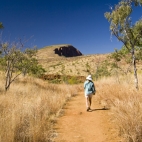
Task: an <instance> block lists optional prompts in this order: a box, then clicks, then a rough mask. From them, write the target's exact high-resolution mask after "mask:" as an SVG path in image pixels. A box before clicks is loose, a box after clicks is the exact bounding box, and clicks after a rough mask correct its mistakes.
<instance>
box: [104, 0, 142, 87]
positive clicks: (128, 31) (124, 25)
mask: <svg viewBox="0 0 142 142" xmlns="http://www.w3.org/2000/svg"><path fill="white" fill-rule="evenodd" d="M141 5H142V0H121V1H120V2H119V3H118V4H117V5H115V7H114V8H113V9H111V12H106V13H105V18H106V19H107V20H108V21H109V22H110V30H111V34H112V35H114V36H115V37H116V38H117V39H118V40H119V41H121V42H122V43H123V44H124V46H125V48H126V49H127V50H128V52H129V53H131V58H132V64H133V68H134V77H135V86H136V88H137V89H138V78H137V68H136V52H135V51H136V50H137V48H139V49H140V50H141V47H142V19H140V20H138V21H137V22H136V23H135V24H133V23H132V21H131V17H130V16H131V14H132V12H133V6H141ZM119 56H120V54H119ZM117 59H118V60H119V59H120V57H118V58H117Z"/></svg>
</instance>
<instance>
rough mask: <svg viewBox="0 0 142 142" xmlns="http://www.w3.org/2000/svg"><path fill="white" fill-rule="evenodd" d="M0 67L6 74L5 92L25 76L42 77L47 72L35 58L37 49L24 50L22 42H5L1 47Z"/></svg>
mask: <svg viewBox="0 0 142 142" xmlns="http://www.w3.org/2000/svg"><path fill="white" fill-rule="evenodd" d="M0 51H1V54H0V65H1V67H2V69H3V70H4V71H5V73H6V78H5V90H6V91H7V90H8V89H9V88H10V85H11V83H12V82H14V81H15V79H16V78H17V77H18V76H19V75H21V74H23V75H25V74H27V73H29V74H34V75H37V76H38V75H41V74H43V73H44V72H45V70H44V69H43V68H42V66H41V65H38V61H37V59H36V58H34V56H35V55H36V52H37V50H36V49H30V48H27V49H25V50H24V48H23V44H22V43H21V41H19V42H14V43H12V44H10V43H8V42H5V43H1V45H0Z"/></svg>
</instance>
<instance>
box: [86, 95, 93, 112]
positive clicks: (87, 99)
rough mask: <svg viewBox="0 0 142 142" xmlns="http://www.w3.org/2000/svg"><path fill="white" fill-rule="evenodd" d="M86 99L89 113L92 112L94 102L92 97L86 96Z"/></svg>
mask: <svg viewBox="0 0 142 142" xmlns="http://www.w3.org/2000/svg"><path fill="white" fill-rule="evenodd" d="M85 98H86V107H87V111H89V110H91V108H90V107H91V102H92V95H91V94H90V95H87V96H85Z"/></svg>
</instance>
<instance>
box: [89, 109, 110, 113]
mask: <svg viewBox="0 0 142 142" xmlns="http://www.w3.org/2000/svg"><path fill="white" fill-rule="evenodd" d="M97 110H109V108H97V109H91V112H92V111H97Z"/></svg>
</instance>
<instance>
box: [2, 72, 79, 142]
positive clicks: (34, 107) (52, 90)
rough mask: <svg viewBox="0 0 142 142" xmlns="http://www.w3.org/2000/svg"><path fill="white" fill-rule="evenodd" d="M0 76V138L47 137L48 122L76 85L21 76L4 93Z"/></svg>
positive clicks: (30, 140) (17, 140)
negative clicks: (56, 83) (50, 82)
mask: <svg viewBox="0 0 142 142" xmlns="http://www.w3.org/2000/svg"><path fill="white" fill-rule="evenodd" d="M0 78H1V82H0V88H1V95H0V142H12V141H14V142H21V141H28V142H33V141H34V142H39V141H41V142H42V141H44V142H46V141H49V140H50V138H51V136H52V135H51V131H52V127H51V126H52V125H51V123H54V122H55V118H56V117H57V115H59V114H60V113H59V111H60V110H61V109H62V107H63V105H64V104H65V102H66V101H67V100H68V99H69V98H70V97H71V96H73V95H75V94H76V91H75V90H77V89H78V88H76V87H75V86H74V87H73V86H69V85H66V84H64V85H52V84H48V83H47V82H44V81H42V80H39V79H35V78H31V77H26V78H23V77H21V78H19V79H18V80H16V81H15V82H14V83H13V84H12V85H11V88H10V90H9V91H8V92H7V93H5V92H4V90H3V89H2V88H3V87H4V86H3V85H4V79H3V77H2V75H0Z"/></svg>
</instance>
